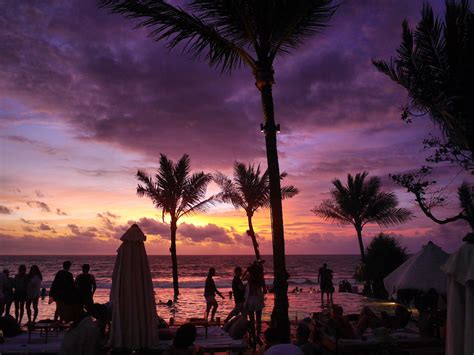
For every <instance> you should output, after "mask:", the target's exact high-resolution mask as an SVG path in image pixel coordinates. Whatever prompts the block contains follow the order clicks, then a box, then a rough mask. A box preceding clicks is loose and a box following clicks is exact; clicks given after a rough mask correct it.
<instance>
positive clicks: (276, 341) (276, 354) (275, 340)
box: [264, 327, 303, 355]
mask: <svg viewBox="0 0 474 355" xmlns="http://www.w3.org/2000/svg"><path fill="white" fill-rule="evenodd" d="M264 337H265V353H264V354H265V355H280V354H281V355H303V352H302V351H301V349H300V348H299V347H298V346H296V345H293V344H283V343H282V342H281V337H280V336H279V333H278V331H277V330H276V329H275V328H272V327H270V328H268V329H267V330H266V331H265V333H264Z"/></svg>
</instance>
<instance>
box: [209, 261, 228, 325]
mask: <svg viewBox="0 0 474 355" xmlns="http://www.w3.org/2000/svg"><path fill="white" fill-rule="evenodd" d="M215 275H216V269H214V268H213V267H211V268H210V269H209V272H208V274H207V278H206V284H205V285H204V297H205V298H206V319H208V318H209V312H210V311H211V309H212V312H211V322H213V321H214V316H215V315H216V311H217V307H218V306H219V305H218V304H217V301H216V294H218V295H219V296H220V297H221V298H222V299H224V296H223V295H222V293H220V292H219V291H218V290H217V287H216V284H215V283H214V279H213V277H214V276H215Z"/></svg>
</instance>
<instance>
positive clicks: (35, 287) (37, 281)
mask: <svg viewBox="0 0 474 355" xmlns="http://www.w3.org/2000/svg"><path fill="white" fill-rule="evenodd" d="M42 280H43V276H42V275H41V272H40V270H39V268H38V266H37V265H33V266H32V267H31V268H30V272H29V274H28V284H27V286H26V314H27V315H28V323H32V322H33V323H35V322H36V318H37V317H38V300H39V298H40V295H41V282H42ZM31 306H33V320H32V319H31Z"/></svg>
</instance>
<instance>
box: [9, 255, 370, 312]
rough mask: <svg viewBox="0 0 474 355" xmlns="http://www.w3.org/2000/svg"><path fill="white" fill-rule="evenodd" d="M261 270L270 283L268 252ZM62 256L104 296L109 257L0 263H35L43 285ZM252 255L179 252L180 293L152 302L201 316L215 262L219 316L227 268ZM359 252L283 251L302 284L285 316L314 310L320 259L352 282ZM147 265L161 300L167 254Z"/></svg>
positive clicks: (349, 298) (354, 302)
mask: <svg viewBox="0 0 474 355" xmlns="http://www.w3.org/2000/svg"><path fill="white" fill-rule="evenodd" d="M265 259H266V263H265V272H266V281H267V284H271V283H272V279H271V275H272V257H271V256H267V257H265ZM63 260H71V261H72V263H73V266H72V268H71V271H72V273H73V274H74V275H77V274H78V273H80V268H81V265H82V264H83V263H89V264H90V265H91V273H92V274H94V275H95V277H96V280H97V283H98V286H99V288H98V290H97V292H96V295H95V301H96V302H99V303H105V302H107V301H108V298H109V289H110V284H111V279H110V278H111V275H112V271H113V266H114V261H115V256H2V257H0V268H1V269H4V268H8V269H10V270H11V274H15V273H16V269H17V268H18V265H19V264H26V265H27V267H29V266H31V265H33V264H36V265H38V266H39V268H40V270H41V272H42V273H43V279H44V287H47V288H49V286H50V284H51V281H52V279H53V277H54V274H55V273H56V272H57V271H58V270H59V269H60V268H61V265H62V261H63ZM253 260H254V258H253V257H252V256H179V257H178V264H179V275H180V280H179V281H180V286H181V288H180V292H181V295H180V297H179V299H178V302H177V303H176V305H175V306H174V307H172V308H170V307H167V306H164V305H157V311H158V314H159V315H160V316H162V317H163V318H164V319H169V317H171V316H174V317H175V318H176V319H178V320H185V319H186V318H189V317H191V316H193V317H196V316H202V315H203V313H204V307H205V303H204V297H203V295H202V294H203V286H204V280H205V277H206V274H207V270H208V268H209V267H211V266H212V267H215V268H216V270H217V276H216V277H215V281H216V284H217V286H218V288H220V289H221V291H222V292H223V293H224V294H225V295H226V299H225V300H220V299H218V301H219V309H218V312H217V315H218V316H220V317H221V318H225V316H226V315H227V314H228V312H229V311H230V310H231V309H232V306H233V300H229V299H228V291H229V290H230V286H231V280H232V274H233V269H234V267H235V266H242V267H244V268H245V267H246V266H248V265H249V264H250V263H251V262H252V261H253ZM358 260H359V257H358V256H356V255H314V256H312V255H305V256H297V255H290V256H287V269H288V272H289V273H290V275H291V277H290V290H291V289H292V288H294V287H295V286H299V287H302V288H303V292H302V293H301V294H299V295H297V294H292V293H290V294H289V304H290V317H291V318H292V319H294V318H295V317H298V318H299V319H301V318H304V317H306V316H309V315H310V313H312V312H316V311H320V310H321V304H320V294H319V293H309V288H310V287H315V288H318V286H317V285H316V284H315V282H316V279H317V271H318V269H319V267H320V266H321V265H322V263H324V262H326V263H328V264H329V267H330V268H331V269H333V270H334V284H335V286H336V289H337V283H338V282H339V281H341V280H343V279H348V280H349V281H350V282H351V283H353V282H354V280H353V279H352V274H353V272H354V268H355V265H356V264H357V263H358ZM149 262H150V268H151V272H152V277H153V281H154V286H155V299H156V302H157V303H158V302H159V301H160V300H161V301H164V302H166V301H167V300H168V299H172V298H173V290H172V289H171V286H172V282H171V262H170V257H169V256H149ZM367 302H369V300H367V299H366V298H363V297H361V296H358V295H347V294H338V293H337V292H336V293H335V294H334V303H337V304H341V305H342V306H343V307H344V309H345V313H358V312H359V310H360V308H361V305H362V304H366V303H367ZM266 305H267V306H266V307H265V310H264V318H267V319H269V316H270V312H271V309H272V306H273V295H272V294H268V295H267V299H266ZM39 308H40V317H39V319H44V318H51V317H52V316H53V312H54V304H53V305H48V304H47V298H46V299H45V300H44V301H40V307H39Z"/></svg>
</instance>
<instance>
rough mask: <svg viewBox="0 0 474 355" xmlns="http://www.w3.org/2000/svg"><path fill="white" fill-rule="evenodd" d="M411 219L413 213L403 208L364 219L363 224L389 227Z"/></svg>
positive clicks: (387, 210)
mask: <svg viewBox="0 0 474 355" xmlns="http://www.w3.org/2000/svg"><path fill="white" fill-rule="evenodd" d="M412 218H413V213H412V212H410V211H409V210H407V209H405V208H390V209H386V210H384V211H381V212H379V213H378V214H376V215H374V216H372V217H371V218H369V219H366V220H365V222H364V224H363V225H365V224H368V223H372V222H373V223H377V224H379V225H381V226H391V225H396V224H401V223H405V222H407V221H409V220H411V219H412Z"/></svg>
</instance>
